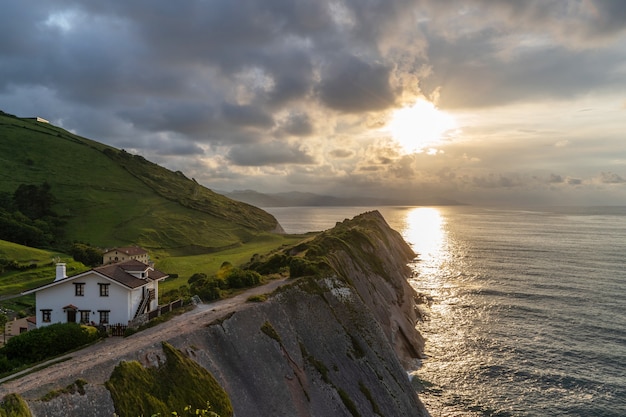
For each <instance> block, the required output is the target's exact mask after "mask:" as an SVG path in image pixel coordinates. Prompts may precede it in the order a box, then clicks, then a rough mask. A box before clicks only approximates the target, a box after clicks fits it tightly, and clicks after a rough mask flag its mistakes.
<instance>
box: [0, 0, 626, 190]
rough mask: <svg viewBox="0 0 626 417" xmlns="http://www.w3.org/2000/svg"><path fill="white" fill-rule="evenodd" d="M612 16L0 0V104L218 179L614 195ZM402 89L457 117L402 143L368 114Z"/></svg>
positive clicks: (297, 4) (623, 31)
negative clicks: (432, 140) (413, 145)
mask: <svg viewBox="0 0 626 417" xmlns="http://www.w3.org/2000/svg"><path fill="white" fill-rule="evenodd" d="M625 16H626V3H625V2H623V1H621V0H602V1H600V0H573V1H569V2H563V1H561V0H528V1H523V2H522V1H497V2H496V1H493V0H468V1H463V2H461V1H458V0H389V1H385V2H380V1H379V2H375V1H362V0H342V1H334V0H318V1H313V0H299V1H287V0H277V1H271V2H259V1H256V0H241V1H238V2H232V1H229V0H213V1H210V2H207V1H202V0H190V1H186V2H184V3H181V4H178V3H173V2H171V1H165V0H150V1H148V0H140V1H135V2H81V1H77V0H49V1H46V2H43V3H41V4H38V5H37V7H32V5H30V4H28V3H26V2H19V1H16V0H10V1H8V2H7V3H6V4H4V5H3V10H2V13H1V14H0V109H2V110H4V111H7V112H9V113H15V114H18V115H24V116H31V115H40V116H42V117H45V118H47V119H49V120H51V121H53V123H57V124H60V125H62V126H63V127H64V128H66V129H70V130H73V131H75V132H77V133H79V134H81V135H83V136H87V137H91V138H93V139H96V140H99V141H102V142H105V143H107V144H110V145H112V146H117V147H120V148H125V149H128V150H132V151H134V152H137V153H140V154H142V155H144V156H146V158H148V159H152V160H155V161H157V162H160V163H162V164H164V165H166V166H168V167H170V168H172V169H176V170H182V171H183V172H185V173H187V172H188V171H189V174H190V176H194V177H196V178H197V179H198V180H199V181H201V182H203V183H204V184H205V185H208V186H209V187H213V186H216V187H217V186H219V187H220V188H221V189H225V190H226V189H229V188H230V189H234V188H258V187H260V188H258V189H259V191H277V190H285V189H288V187H296V188H297V187H306V188H307V189H310V190H315V191H318V192H331V191H332V192H335V193H345V192H346V190H349V191H350V192H354V193H357V192H358V193H362V194H366V195H373V194H375V195H389V196H391V195H412V193H414V194H415V195H418V194H420V193H431V194H437V193H452V194H454V195H456V196H458V197H459V198H460V199H467V200H470V201H474V200H480V201H488V200H489V199H490V198H496V196H497V195H498V193H505V194H506V195H507V198H511V193H512V192H513V191H515V193H519V194H520V196H521V195H522V194H525V193H528V195H535V194H537V195H539V194H541V196H542V197H541V198H542V199H545V200H542V201H547V200H548V199H549V197H550V196H553V195H556V193H565V192H573V191H577V192H581V193H583V191H584V192H585V193H587V192H591V188H592V187H595V189H596V190H603V189H608V188H611V190H612V192H613V193H614V194H613V195H618V193H617V192H616V190H617V189H620V187H621V186H622V181H623V180H622V179H623V178H624V177H625V176H626V171H624V169H623V165H621V164H620V163H619V161H624V160H626V151H624V150H623V145H622V143H623V121H622V120H623V114H619V113H623V103H624V96H625V94H626V91H625V89H624V87H623V86H624V85H626V70H625V68H626V59H625V58H624V57H626V25H624V24H623V22H624V21H625V20H626V17H625ZM418 97H426V98H431V99H432V100H435V101H436V104H437V105H438V107H439V108H440V109H443V110H446V111H449V112H450V113H451V114H452V113H453V116H454V117H457V118H458V121H459V128H458V132H454V134H450V135H449V137H448V138H447V139H446V141H444V142H442V143H440V144H438V145H437V146H433V149H437V151H432V152H431V153H432V155H427V154H426V153H423V154H419V155H403V154H402V152H401V150H400V148H399V147H398V144H397V143H394V142H393V137H391V136H390V134H389V133H382V130H383V129H384V127H385V124H386V122H387V121H388V120H389V119H390V117H391V115H392V113H393V111H394V110H396V109H398V108H400V107H401V106H403V105H411V104H413V103H414V102H415V100H416V99H417V98H418ZM616 97H617V98H616ZM580 109H585V110H586V111H584V112H582V111H579V110H580ZM418 128H419V127H416V129H418ZM609 170H610V171H609ZM598 172H602V174H601V175H598V174H597V173H598ZM246 181H247V183H246ZM570 185H574V186H575V187H571V186H570ZM566 190H569V191H566ZM597 192H600V191H597ZM533 193H535V194H533ZM581 195H582V194H581ZM619 195H621V194H619ZM559 197H563V195H562V194H561V195H559ZM498 198H500V197H498ZM519 198H520V200H521V199H522V197H519ZM606 198H607V199H613V200H614V199H615V198H616V197H613V196H610V198H609V197H606ZM498 201H500V200H498Z"/></svg>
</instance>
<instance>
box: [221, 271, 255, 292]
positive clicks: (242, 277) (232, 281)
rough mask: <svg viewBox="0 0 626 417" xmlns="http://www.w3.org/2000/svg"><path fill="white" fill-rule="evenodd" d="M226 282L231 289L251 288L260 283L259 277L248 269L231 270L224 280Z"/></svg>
mask: <svg viewBox="0 0 626 417" xmlns="http://www.w3.org/2000/svg"><path fill="white" fill-rule="evenodd" d="M226 282H228V285H229V287H231V288H245V287H252V286H253V285H257V284H258V283H260V282H261V275H260V274H259V273H258V272H256V271H252V270H249V269H239V268H233V269H232V270H231V272H230V274H229V275H228V277H227V278H226Z"/></svg>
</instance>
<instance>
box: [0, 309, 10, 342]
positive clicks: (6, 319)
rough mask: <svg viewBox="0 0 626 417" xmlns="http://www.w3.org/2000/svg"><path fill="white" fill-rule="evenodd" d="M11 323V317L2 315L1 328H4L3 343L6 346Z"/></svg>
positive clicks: (0, 316) (0, 317)
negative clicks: (8, 327)
mask: <svg viewBox="0 0 626 417" xmlns="http://www.w3.org/2000/svg"><path fill="white" fill-rule="evenodd" d="M8 321H9V317H8V316H7V315H6V314H4V313H0V326H2V343H3V344H6V342H7V323H8Z"/></svg>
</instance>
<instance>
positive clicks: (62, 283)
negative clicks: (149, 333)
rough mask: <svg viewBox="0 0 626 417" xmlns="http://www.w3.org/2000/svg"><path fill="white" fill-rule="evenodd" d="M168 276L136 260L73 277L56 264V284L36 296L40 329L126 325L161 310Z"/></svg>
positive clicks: (100, 267)
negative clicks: (55, 325) (161, 293)
mask: <svg viewBox="0 0 626 417" xmlns="http://www.w3.org/2000/svg"><path fill="white" fill-rule="evenodd" d="M167 277H168V275H167V274H165V273H163V272H161V271H157V270H156V269H154V268H152V267H151V266H149V265H146V264H144V263H143V262H139V261H137V260H130V261H125V262H120V263H116V264H111V265H104V266H99V267H97V268H93V269H91V270H89V271H87V272H83V273H80V274H77V275H73V276H71V277H68V276H66V269H65V264H64V263H59V264H57V268H56V277H55V279H54V281H53V282H51V283H49V284H45V285H42V286H40V287H38V288H34V289H32V290H28V291H25V292H23V293H22V294H24V295H26V294H32V293H35V309H36V312H37V327H41V326H46V325H49V324H52V323H67V322H78V323H91V322H93V323H96V324H101V325H109V324H111V325H113V324H123V325H127V324H128V323H129V321H131V320H133V319H134V318H136V317H138V316H139V315H141V314H142V313H147V312H150V311H152V310H154V309H156V308H157V307H158V304H159V303H158V297H159V281H162V280H163V279H165V278H167Z"/></svg>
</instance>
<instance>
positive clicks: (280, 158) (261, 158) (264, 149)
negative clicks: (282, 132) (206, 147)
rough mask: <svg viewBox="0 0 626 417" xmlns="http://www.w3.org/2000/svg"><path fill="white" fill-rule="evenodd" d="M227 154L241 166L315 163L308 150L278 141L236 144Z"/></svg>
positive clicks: (233, 161)
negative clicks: (244, 144)
mask: <svg viewBox="0 0 626 417" xmlns="http://www.w3.org/2000/svg"><path fill="white" fill-rule="evenodd" d="M227 156H228V159H229V160H230V161H231V162H232V163H234V164H236V165H241V166H263V165H284V164H313V163H314V162H315V160H314V158H313V157H312V156H311V155H310V154H308V153H307V152H306V150H303V149H300V148H299V147H298V146H296V145H290V144H284V143H281V142H277V141H273V142H269V143H258V144H252V145H246V146H234V147H232V148H231V150H230V152H229V153H228V155H227Z"/></svg>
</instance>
